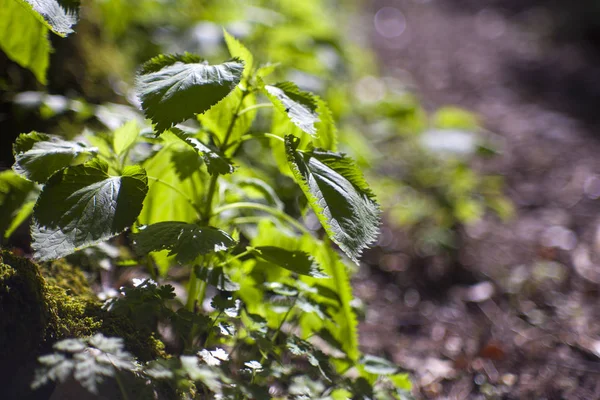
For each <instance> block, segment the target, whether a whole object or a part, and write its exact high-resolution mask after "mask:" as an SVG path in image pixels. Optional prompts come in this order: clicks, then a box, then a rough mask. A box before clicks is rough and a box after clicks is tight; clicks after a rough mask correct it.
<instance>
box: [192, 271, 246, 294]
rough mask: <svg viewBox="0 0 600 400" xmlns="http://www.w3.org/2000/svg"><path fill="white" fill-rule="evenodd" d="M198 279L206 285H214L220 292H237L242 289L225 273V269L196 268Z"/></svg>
mask: <svg viewBox="0 0 600 400" xmlns="http://www.w3.org/2000/svg"><path fill="white" fill-rule="evenodd" d="M196 277H197V278H198V279H202V280H203V281H205V282H206V283H208V284H210V285H213V286H214V287H216V288H217V289H219V290H224V291H227V292H235V291H236V290H239V289H240V285H239V284H237V283H236V282H233V281H232V280H231V278H230V277H229V276H228V275H227V274H226V273H225V271H223V268H220V267H215V268H201V267H198V268H196Z"/></svg>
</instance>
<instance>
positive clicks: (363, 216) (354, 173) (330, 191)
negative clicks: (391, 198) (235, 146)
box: [285, 135, 380, 263]
mask: <svg viewBox="0 0 600 400" xmlns="http://www.w3.org/2000/svg"><path fill="white" fill-rule="evenodd" d="M297 143H298V139H296V138H295V137H293V136H291V135H289V136H286V138H285V144H286V152H287V156H288V163H289V165H290V168H291V170H292V173H293V175H294V179H295V180H296V182H297V183H298V184H299V185H300V187H301V188H302V191H303V192H304V194H305V195H306V197H307V198H308V202H309V204H310V206H311V208H312V209H313V211H314V212H315V214H317V217H318V218H319V221H320V222H321V224H322V225H323V228H325V231H326V232H327V234H328V236H329V237H330V238H331V239H332V240H333V241H334V242H335V243H336V244H337V245H338V246H340V248H341V249H342V250H343V251H344V253H346V254H347V255H348V257H350V258H351V259H352V260H353V261H354V262H355V263H358V258H359V257H360V255H361V253H362V250H363V249H364V248H365V247H367V246H368V245H369V244H370V243H371V242H373V241H374V240H375V239H376V238H377V235H378V233H379V224H380V211H379V205H378V204H377V202H376V201H375V195H374V194H373V192H371V190H370V189H369V187H368V185H367V183H366V181H365V180H364V178H363V176H362V173H361V172H360V170H359V169H358V167H357V166H356V165H355V164H354V162H353V161H352V160H351V159H349V158H347V157H346V156H345V155H343V154H338V153H332V152H324V151H320V150H314V151H312V152H306V153H301V152H299V151H297V150H296V149H297Z"/></svg>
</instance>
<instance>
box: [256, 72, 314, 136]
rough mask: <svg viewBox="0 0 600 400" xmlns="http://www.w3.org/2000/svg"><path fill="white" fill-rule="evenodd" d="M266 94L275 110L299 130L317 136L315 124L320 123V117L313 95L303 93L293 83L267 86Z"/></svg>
mask: <svg viewBox="0 0 600 400" xmlns="http://www.w3.org/2000/svg"><path fill="white" fill-rule="evenodd" d="M264 92H265V94H266V95H267V97H268V98H269V99H270V100H271V102H272V103H273V105H274V106H275V108H276V109H277V110H278V111H279V112H282V113H284V114H285V115H287V117H288V118H289V119H290V121H292V122H293V123H294V124H295V125H296V126H297V127H298V128H300V129H301V130H302V131H304V132H306V133H308V134H310V135H312V136H314V135H316V133H317V128H316V127H315V124H316V123H317V122H319V115H318V114H317V102H316V99H315V97H314V96H313V95H312V94H310V93H308V92H303V91H301V90H300V89H298V87H297V86H296V85H295V84H293V83H291V82H282V83H278V84H277V85H265V86H264Z"/></svg>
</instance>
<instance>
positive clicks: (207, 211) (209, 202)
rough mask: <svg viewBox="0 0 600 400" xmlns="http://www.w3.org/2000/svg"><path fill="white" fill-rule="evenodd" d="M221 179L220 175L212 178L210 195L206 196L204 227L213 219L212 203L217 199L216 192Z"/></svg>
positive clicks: (203, 216)
mask: <svg viewBox="0 0 600 400" xmlns="http://www.w3.org/2000/svg"><path fill="white" fill-rule="evenodd" d="M218 179H219V175H218V174H214V175H212V176H211V177H210V184H209V186H208V193H207V195H206V206H205V208H204V213H203V214H202V225H208V223H209V222H210V217H211V214H212V213H211V210H212V202H213V199H214V197H215V191H216V189H217V180H218Z"/></svg>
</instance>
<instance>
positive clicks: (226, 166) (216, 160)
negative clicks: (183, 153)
mask: <svg viewBox="0 0 600 400" xmlns="http://www.w3.org/2000/svg"><path fill="white" fill-rule="evenodd" d="M171 132H173V134H174V135H175V136H177V137H178V138H179V139H181V140H183V141H184V142H185V143H187V144H188V145H189V146H191V147H192V148H193V149H194V150H196V153H198V155H199V156H200V157H202V159H203V160H204V163H205V164H206V169H207V170H208V173H209V174H211V175H216V174H221V175H225V174H230V173H232V172H233V171H234V170H235V168H234V167H233V165H232V164H231V162H230V161H229V160H228V159H227V158H225V156H223V155H222V154H220V153H219V152H218V151H217V150H216V149H212V148H210V147H208V146H207V145H205V144H204V143H202V142H201V141H200V140H198V139H196V138H195V137H193V136H191V135H188V134H186V133H185V132H184V131H182V130H181V129H177V128H172V129H171Z"/></svg>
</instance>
